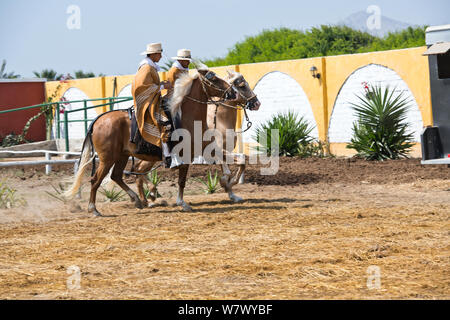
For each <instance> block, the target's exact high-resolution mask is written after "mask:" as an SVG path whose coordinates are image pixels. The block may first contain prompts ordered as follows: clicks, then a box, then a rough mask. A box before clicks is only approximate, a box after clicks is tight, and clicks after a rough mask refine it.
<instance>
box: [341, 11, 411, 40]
mask: <svg viewBox="0 0 450 320" xmlns="http://www.w3.org/2000/svg"><path fill="white" fill-rule="evenodd" d="M370 16H372V14H371V13H367V12H365V11H359V12H356V13H354V14H352V15H350V16H348V17H347V18H346V19H344V20H343V21H341V22H339V23H338V25H343V26H347V27H350V28H352V29H355V30H359V31H363V32H368V33H370V34H371V35H373V36H377V37H384V36H386V35H388V33H389V32H395V31H400V30H403V29H406V28H408V27H411V25H410V24H408V23H405V22H401V21H397V20H394V19H391V18H388V17H385V16H383V15H381V28H380V29H373V30H369V28H368V27H367V20H368V19H369V17H370Z"/></svg>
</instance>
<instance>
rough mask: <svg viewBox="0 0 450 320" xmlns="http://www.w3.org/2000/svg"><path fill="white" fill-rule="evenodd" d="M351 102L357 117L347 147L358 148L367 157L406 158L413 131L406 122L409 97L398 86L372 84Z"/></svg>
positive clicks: (384, 158) (411, 144) (377, 158)
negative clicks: (384, 86) (356, 100)
mask: <svg viewBox="0 0 450 320" xmlns="http://www.w3.org/2000/svg"><path fill="white" fill-rule="evenodd" d="M357 97H358V99H359V102H358V103H352V106H353V107H352V108H353V110H354V111H355V112H356V116H357V119H358V121H357V122H355V123H354V124H353V137H352V139H351V143H350V144H348V145H347V148H351V149H355V150H356V151H357V152H358V156H360V157H363V158H365V159H366V160H386V159H399V158H402V157H404V158H407V153H408V151H409V150H410V148H411V147H412V146H413V143H412V138H413V134H412V133H410V132H408V123H407V122H406V117H407V112H408V109H409V104H410V102H411V101H410V100H409V99H408V98H406V97H404V94H403V92H401V93H399V94H396V95H395V89H391V88H389V87H386V88H385V89H382V88H381V86H369V87H368V88H367V94H366V95H363V96H357Z"/></svg>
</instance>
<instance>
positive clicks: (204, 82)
mask: <svg viewBox="0 0 450 320" xmlns="http://www.w3.org/2000/svg"><path fill="white" fill-rule="evenodd" d="M198 75H199V79H200V84H201V86H202V90H203V92H204V93H205V95H206V101H200V100H198V99H195V98H192V97H190V96H185V98H186V99H189V100H191V101H194V102H197V103H201V104H206V105H208V104H213V103H214V104H216V103H224V101H226V99H225V96H226V94H227V93H228V92H229V91H231V90H235V89H234V86H231V85H230V86H229V87H228V88H227V89H225V90H224V89H222V88H219V87H218V86H216V85H215V84H214V83H213V82H212V81H211V79H213V78H214V77H217V76H216V74H215V73H214V72H212V71H208V72H207V73H206V74H205V75H202V74H201V73H199V74H198ZM207 86H208V87H210V88H214V89H216V90H217V91H219V92H221V93H222V96H221V97H220V100H217V101H215V100H213V99H212V97H211V96H210V95H209V93H208V90H206V87H207Z"/></svg>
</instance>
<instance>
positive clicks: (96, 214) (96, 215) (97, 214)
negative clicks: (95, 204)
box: [93, 210, 102, 217]
mask: <svg viewBox="0 0 450 320" xmlns="http://www.w3.org/2000/svg"><path fill="white" fill-rule="evenodd" d="M93 213H94V217H102V214H101V213H100V212H98V211H97V210H95V211H94V212H93Z"/></svg>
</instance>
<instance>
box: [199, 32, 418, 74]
mask: <svg viewBox="0 0 450 320" xmlns="http://www.w3.org/2000/svg"><path fill="white" fill-rule="evenodd" d="M423 45H425V27H417V28H412V27H410V28H408V29H405V30H403V31H399V32H395V33H390V34H389V35H388V36H386V37H385V38H378V37H375V36H372V35H370V34H369V33H366V32H362V31H358V30H354V29H351V28H349V27H346V26H326V25H322V26H320V27H318V28H312V29H311V30H308V31H301V30H294V29H288V28H280V29H274V30H263V31H262V32H261V33H260V34H258V35H256V36H251V37H247V38H246V39H245V40H244V41H242V42H239V43H236V44H235V45H234V46H233V47H232V48H231V49H230V50H229V51H228V53H227V55H226V56H225V57H219V58H214V59H209V60H205V63H206V64H207V65H208V66H223V65H232V64H243V63H254V62H266V61H279V60H288V59H303V58H312V57H320V56H330V55H340V54H352V53H359V52H372V51H380V50H391V49H401V48H411V47H417V46H423Z"/></svg>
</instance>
